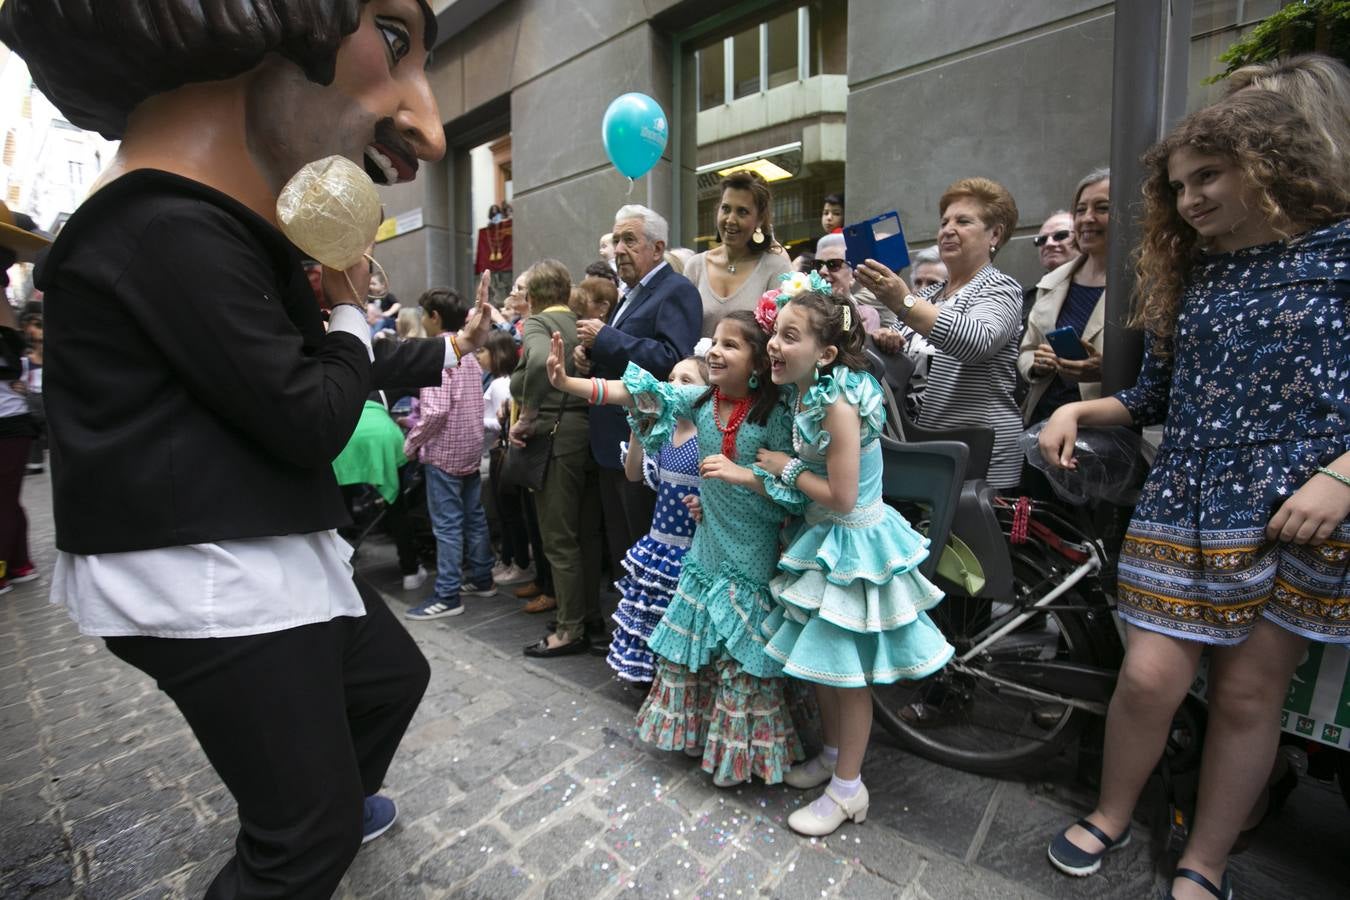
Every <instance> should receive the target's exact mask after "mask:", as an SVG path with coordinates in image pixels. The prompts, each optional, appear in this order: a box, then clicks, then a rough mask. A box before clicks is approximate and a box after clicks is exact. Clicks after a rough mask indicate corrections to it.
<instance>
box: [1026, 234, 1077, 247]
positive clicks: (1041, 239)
mask: <svg viewBox="0 0 1350 900" xmlns="http://www.w3.org/2000/svg"><path fill="white" fill-rule="evenodd" d="M1072 236H1073V232H1072V231H1052V232H1050V233H1049V234H1038V235H1036V236H1035V237H1034V238H1032V239H1031V242H1032V243H1033V244H1035V245H1036V246H1037V247H1044V246H1045V242H1046V241H1054V242H1055V243H1056V244H1062V243H1064V242H1065V241H1067V240H1068V239H1069V238H1070V237H1072Z"/></svg>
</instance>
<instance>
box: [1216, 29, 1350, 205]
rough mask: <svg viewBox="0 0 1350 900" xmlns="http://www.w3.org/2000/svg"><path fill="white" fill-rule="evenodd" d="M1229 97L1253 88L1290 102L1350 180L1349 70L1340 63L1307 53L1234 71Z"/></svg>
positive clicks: (1335, 169)
mask: <svg viewBox="0 0 1350 900" xmlns="http://www.w3.org/2000/svg"><path fill="white" fill-rule="evenodd" d="M1227 85H1228V93H1229V94H1230V95H1231V94H1236V93H1237V92H1238V91H1243V90H1247V89H1248V88H1254V89H1256V90H1262V91H1274V92H1275V93H1277V94H1280V95H1282V96H1284V97H1287V98H1288V99H1289V102H1290V103H1292V104H1293V105H1294V109H1296V110H1298V111H1299V112H1300V113H1302V114H1303V117H1304V118H1305V119H1307V120H1308V124H1309V125H1311V126H1312V127H1313V129H1314V130H1315V131H1317V132H1319V133H1320V134H1321V136H1322V137H1323V138H1324V139H1325V140H1326V141H1327V143H1328V144H1329V145H1330V149H1331V155H1332V160H1333V166H1332V169H1331V171H1332V172H1333V173H1338V174H1339V177H1340V178H1341V179H1342V180H1343V181H1344V180H1347V179H1350V160H1347V158H1346V154H1347V153H1350V68H1347V67H1346V65H1345V63H1343V62H1341V61H1340V60H1339V59H1335V58H1334V57H1330V56H1323V55H1322V54H1320V53H1306V54H1303V55H1301V56H1292V57H1290V58H1288V59H1282V60H1275V61H1274V62H1265V63H1253V64H1252V65H1248V66H1243V67H1242V68H1240V69H1236V70H1235V71H1233V72H1232V73H1231V74H1230V75H1229V76H1228V80H1227Z"/></svg>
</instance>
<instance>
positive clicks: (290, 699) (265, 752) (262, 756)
mask: <svg viewBox="0 0 1350 900" xmlns="http://www.w3.org/2000/svg"><path fill="white" fill-rule="evenodd" d="M356 584H357V588H358V589H359V590H360V592H361V599H362V600H363V601H364V602H365V607H366V614H365V616H363V617H360V618H351V617H341V618H337V619H333V620H331V621H329V622H322V623H318V624H314V625H303V626H300V627H298V628H290V629H286V630H285V631H278V632H273V633H271V634H259V635H251V636H249V637H234V638H200V639H173V638H154V637H119V638H106V639H105V643H106V644H107V646H108V649H109V650H111V651H112V652H113V653H114V654H115V655H116V656H117V657H119V658H120V659H122V660H123V661H125V662H127V663H129V664H131V665H132V666H135V667H136V668H137V669H140V670H141V671H142V672H145V673H146V674H147V675H149V676H150V677H152V678H154V679H155V681H156V682H157V683H158V685H159V688H160V690H162V691H164V693H166V694H168V695H169V697H170V698H171V699H172V700H173V702H174V703H175V704H177V706H178V709H179V710H180V711H181V712H182V713H183V717H184V718H185V719H187V721H188V724H189V725H190V726H192V731H193V733H194V734H196V736H197V740H198V741H199V742H200V743H201V746H202V749H203V750H204V751H205V752H206V756H207V758H208V759H210V761H211V765H212V766H213V767H214V768H215V770H216V773H217V774H218V775H219V776H220V778H221V780H222V781H224V782H225V786H226V787H227V788H228V789H229V791H230V793H231V794H233V795H234V799H235V801H236V802H237V803H238V805H239V836H238V838H237V839H236V840H235V855H234V857H233V858H232V859H231V860H230V861H229V862H228V863H226V864H225V867H224V868H223V869H221V870H220V872H219V873H218V874H217V875H216V877H215V880H214V881H212V882H211V886H210V887H209V888H208V889H207V892H206V896H207V898H209V900H225V898H250V900H252V898H273V897H276V898H280V897H288V898H310V897H313V898H327V897H330V896H332V894H333V891H334V890H335V889H336V887H337V884H338V882H339V881H340V880H341V879H342V875H343V873H344V872H346V871H347V867H348V866H349V865H350V864H351V861H352V859H353V857H355V856H356V851H357V850H358V849H360V846H361V814H362V800H363V798H364V797H366V796H368V795H370V794H374V793H376V792H377V791H378V790H379V789H380V785H381V783H382V782H383V780H384V775H385V772H386V771H387V770H388V768H389V763H390V761H391V760H392V759H393V758H394V751H395V750H397V749H398V745H399V742H400V741H401V740H402V739H403V732H404V730H405V729H406V728H407V727H408V722H409V721H410V720H411V719H412V716H413V713H414V712H415V711H416V709H417V704H418V703H419V702H420V701H421V699H422V693H423V691H425V690H426V686H427V681H428V679H429V678H430V674H431V672H430V669H429V667H428V666H427V661H426V659H425V658H424V657H423V656H422V652H421V651H420V650H419V649H418V648H417V645H416V644H415V643H414V642H413V640H412V638H411V637H409V635H408V632H407V631H405V630H404V629H403V626H402V625H400V624H399V622H398V620H397V619H395V618H394V616H393V614H392V613H390V611H389V608H388V607H387V606H385V604H384V601H383V600H382V599H381V598H380V596H379V595H378V594H377V593H376V592H375V591H374V590H373V589H372V588H370V587H369V586H367V585H366V584H364V583H363V582H362V581H361V579H359V578H358V579H357V581H356Z"/></svg>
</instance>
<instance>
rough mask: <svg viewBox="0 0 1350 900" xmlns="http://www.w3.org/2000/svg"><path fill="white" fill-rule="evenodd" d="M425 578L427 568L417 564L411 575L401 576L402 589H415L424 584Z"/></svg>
mask: <svg viewBox="0 0 1350 900" xmlns="http://www.w3.org/2000/svg"><path fill="white" fill-rule="evenodd" d="M426 580H427V570H426V569H424V568H422V567H421V566H420V565H419V566H418V567H417V571H416V572H414V573H412V574H411V575H404V576H403V589H404V590H405V591H415V590H417V589H418V588H420V587H421V586H422V585H423V584H425V583H426Z"/></svg>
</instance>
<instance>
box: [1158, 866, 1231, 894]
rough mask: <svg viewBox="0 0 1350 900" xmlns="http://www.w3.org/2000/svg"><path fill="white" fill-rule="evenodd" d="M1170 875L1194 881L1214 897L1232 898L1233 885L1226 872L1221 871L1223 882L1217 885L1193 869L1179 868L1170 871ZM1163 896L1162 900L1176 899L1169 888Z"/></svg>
mask: <svg viewBox="0 0 1350 900" xmlns="http://www.w3.org/2000/svg"><path fill="white" fill-rule="evenodd" d="M1172 877H1173V878H1174V879H1176V878H1185V879H1186V880H1187V881H1194V882H1195V883H1196V884H1198V885H1200V886H1201V887H1202V888H1204V889H1205V890H1207V891H1209V892H1210V893H1211V894H1213V895H1214V896H1215V897H1217V898H1218V900H1233V885H1232V884H1230V883H1229V881H1228V873H1227V872H1224V873H1223V879H1222V881H1223V883H1222V884H1220V885H1219V886H1218V887H1215V886H1214V882H1212V881H1210V880H1209V879H1208V878H1206V877H1205V876H1203V875H1201V874H1200V873H1199V872H1197V871H1195V870H1194V869H1183V868H1179V869H1177V870H1176V871H1175V872H1173V873H1172ZM1163 897H1164V900H1176V895H1175V894H1173V893H1172V889H1171V888H1168V889H1167V893H1166V894H1164V895H1163Z"/></svg>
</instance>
